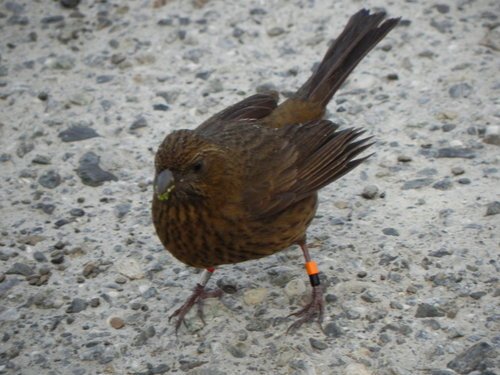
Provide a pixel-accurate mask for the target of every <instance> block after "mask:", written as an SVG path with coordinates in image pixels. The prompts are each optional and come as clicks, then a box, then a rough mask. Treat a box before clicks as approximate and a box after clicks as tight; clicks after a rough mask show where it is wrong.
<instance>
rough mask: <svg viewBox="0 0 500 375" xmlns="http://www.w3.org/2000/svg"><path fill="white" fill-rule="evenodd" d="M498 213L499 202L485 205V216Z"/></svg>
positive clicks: (499, 209)
mask: <svg viewBox="0 0 500 375" xmlns="http://www.w3.org/2000/svg"><path fill="white" fill-rule="evenodd" d="M498 214H500V202H499V201H495V202H491V203H489V204H488V206H487V207H486V215H485V216H491V215H498Z"/></svg>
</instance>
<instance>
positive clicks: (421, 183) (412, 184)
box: [401, 178, 434, 190]
mask: <svg viewBox="0 0 500 375" xmlns="http://www.w3.org/2000/svg"><path fill="white" fill-rule="evenodd" d="M433 182H434V180H433V179H432V178H417V179H415V180H410V181H406V182H405V183H404V184H403V186H402V188H401V189H402V190H410V189H420V188H423V187H425V186H428V185H430V184H432V183H433Z"/></svg>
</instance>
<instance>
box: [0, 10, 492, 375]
mask: <svg viewBox="0 0 500 375" xmlns="http://www.w3.org/2000/svg"><path fill="white" fill-rule="evenodd" d="M77 3H79V1H77V0H61V1H39V0H38V1H31V0H12V1H1V0H0V31H1V36H2V37H1V42H0V114H1V117H0V146H1V149H0V177H1V180H2V184H1V189H0V209H1V216H0V217H1V219H0V220H1V221H0V223H1V235H0V298H1V299H0V300H1V304H0V339H1V343H0V374H37V375H39V374H72V375H73V374H74V375H83V374H170V373H180V374H182V373H186V374H191V375H195V374H196V375H202V374H203V375H223V374H254V373H255V374H346V375H366V374H380V375H403V374H405V375H406V374H431V375H452V374H473V375H480V374H482V375H487V374H488V375H493V374H497V375H498V374H500V370H499V368H500V364H499V357H498V355H499V347H500V309H499V298H500V287H499V282H498V276H499V268H500V264H499V259H498V256H499V243H500V230H499V227H500V220H499V219H500V215H499V213H500V194H499V191H500V189H499V186H500V184H499V179H500V172H499V168H500V166H499V164H500V156H499V155H500V153H499V150H500V149H499V147H500V127H499V122H500V121H499V119H500V106H499V104H500V76H499V71H500V59H499V51H500V26H499V25H500V18H499V16H500V5H499V4H500V3H498V2H497V1H495V0H455V1H446V0H442V1H441V2H439V1H437V2H435V1H432V0H423V1H410V0H407V1H405V2H403V1H399V2H394V1H388V2H386V3H384V2H383V1H377V0H373V1H353V2H348V1H342V2H341V1H331V0H316V1H314V0H309V1H307V0H295V1H285V0H272V1H246V2H231V3H230V2H224V1H217V0H197V1H181V0H178V1H174V0H172V1H169V0H165V1H160V0H156V1H150V0H133V1H127V2H120V1H118V0H108V1H106V0H100V1H97V0H82V1H81V3H80V4H79V5H78V4H77ZM164 3H165V4H164ZM361 7H367V8H370V9H372V10H380V9H385V10H386V11H387V12H388V14H389V16H402V19H403V21H402V22H401V24H400V26H398V27H397V28H396V29H395V30H394V31H392V32H391V33H390V35H389V36H388V37H387V38H386V39H384V41H382V43H381V44H380V45H379V46H378V47H377V48H376V49H375V50H373V51H372V52H371V54H370V55H369V56H368V57H367V58H366V59H365V60H364V61H363V62H362V63H361V65H360V66H359V67H358V68H357V69H356V70H355V71H354V74H353V75H352V76H351V78H350V80H349V81H348V82H347V83H346V84H345V86H344V87H343V89H342V90H341V92H340V93H339V94H338V95H337V96H336V98H335V99H334V100H333V101H332V103H331V104H330V106H329V111H330V114H329V117H330V118H331V119H332V120H334V121H336V122H338V123H340V124H342V125H343V126H359V127H364V128H366V129H367V131H368V133H369V134H371V135H373V136H374V137H375V140H376V144H375V145H374V146H373V147H372V150H373V151H375V152H376V154H375V155H374V156H373V157H372V158H371V159H369V160H368V161H367V162H366V163H364V164H363V165H362V166H360V167H358V168H357V169H356V170H355V171H353V172H352V173H350V174H349V175H348V176H346V177H344V178H342V179H341V180H340V181H338V182H336V183H334V184H333V185H331V186H329V187H328V188H325V189H324V190H323V191H322V193H321V195H320V200H321V202H320V208H319V210H318V214H317V218H316V220H315V221H314V222H313V224H312V225H311V227H310V230H309V240H310V243H311V247H312V249H313V254H314V257H315V259H316V260H317V261H318V263H319V264H320V269H321V270H322V271H323V280H324V284H325V285H326V286H327V288H326V300H327V311H326V318H325V323H324V328H325V333H322V332H321V331H320V330H319V329H318V326H317V325H314V324H310V325H306V326H303V328H302V329H301V330H300V331H299V332H298V333H296V334H291V335H286V334H285V332H286V329H287V327H288V326H289V325H290V324H291V322H292V321H293V319H292V318H287V317H286V316H287V315H288V314H289V313H290V312H291V311H293V310H294V309H297V308H299V307H300V306H302V305H303V304H304V303H305V302H307V299H308V297H309V286H308V284H307V276H306V274H305V272H304V270H303V260H302V255H301V252H300V250H298V249H297V248H292V249H289V250H286V251H284V252H282V253H280V254H277V255H275V256H271V257H268V258H265V259H262V260H259V261H252V262H247V263H243V264H239V265H236V266H226V267H222V268H221V269H220V270H219V271H217V273H216V275H215V276H214V279H215V280H214V281H213V282H212V284H215V282H216V283H217V284H218V285H219V286H221V287H222V288H224V289H225V290H226V291H228V293H227V294H225V296H224V297H223V298H222V299H221V300H220V301H218V300H210V301H207V303H206V306H205V315H206V317H205V320H206V324H203V323H202V322H201V321H200V319H198V318H197V317H196V315H195V314H192V315H190V316H189V318H188V320H187V325H186V327H184V326H183V327H182V328H181V329H180V331H179V335H178V337H176V336H175V334H174V328H173V325H172V324H171V323H169V322H168V316H169V314H171V313H172V312H173V311H174V309H175V308H176V307H177V306H179V304H180V303H181V302H182V301H183V300H184V299H185V298H186V297H187V295H188V293H189V289H190V288H191V287H192V286H194V284H195V282H196V281H197V279H198V275H197V274H196V273H197V271H196V270H193V269H190V268H188V267H185V266H184V265H183V264H180V263H179V262H177V261H176V260H175V259H174V258H173V257H172V256H170V254H169V253H168V252H166V251H165V250H164V249H163V248H162V246H161V244H160V242H159V240H158V239H157V237H156V235H155V233H154V230H153V226H152V223H151V218H150V201H151V194H152V177H153V163H152V161H153V156H154V152H155V149H156V147H157V146H158V145H159V143H160V142H161V140H162V139H163V137H164V135H165V134H166V133H168V132H169V131H171V130H173V129H179V128H192V127H194V126H196V125H197V124H199V123H200V122H201V121H202V120H204V119H205V118H206V117H207V116H208V115H210V114H212V113H214V112H215V111H217V110H219V109H222V108H224V107H225V106H227V105H228V104H230V103H233V102H236V101H237V100H240V99H241V98H242V97H244V96H246V95H250V94H252V93H254V92H256V91H259V90H265V89H269V88H273V89H277V90H279V91H280V92H281V93H282V94H283V95H285V96H286V95H287V93H290V92H292V91H293V90H294V89H296V88H297V87H298V86H299V85H300V84H301V83H302V82H303V81H304V80H305V79H306V78H307V76H308V74H309V73H310V70H311V67H312V66H313V64H314V63H315V62H318V61H319V60H320V58H321V56H322V54H323V53H324V52H325V50H326V48H327V44H328V42H329V40H330V39H331V38H333V37H335V36H337V34H338V33H339V32H340V30H341V29H342V27H343V26H344V25H345V23H346V22H347V20H348V18H349V16H350V15H351V14H353V13H354V12H355V11H357V10H358V9H359V8H361ZM382 7H383V8H382Z"/></svg>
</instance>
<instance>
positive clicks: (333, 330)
mask: <svg viewBox="0 0 500 375" xmlns="http://www.w3.org/2000/svg"><path fill="white" fill-rule="evenodd" d="M323 330H324V332H325V335H326V336H328V337H334V338H338V337H341V336H343V335H344V332H343V331H342V329H341V328H340V327H339V326H338V325H337V324H336V323H335V322H330V323H327V324H326V325H325V326H324V329H323Z"/></svg>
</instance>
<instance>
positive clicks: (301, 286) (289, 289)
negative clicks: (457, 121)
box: [285, 278, 307, 297]
mask: <svg viewBox="0 0 500 375" xmlns="http://www.w3.org/2000/svg"><path fill="white" fill-rule="evenodd" d="M306 290H307V289H306V284H305V282H304V280H303V279H301V278H300V279H299V278H297V279H292V280H290V281H289V282H288V283H287V284H286V285H285V294H286V295H287V296H288V297H295V296H300V295H303V294H304V293H305V292H306Z"/></svg>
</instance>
